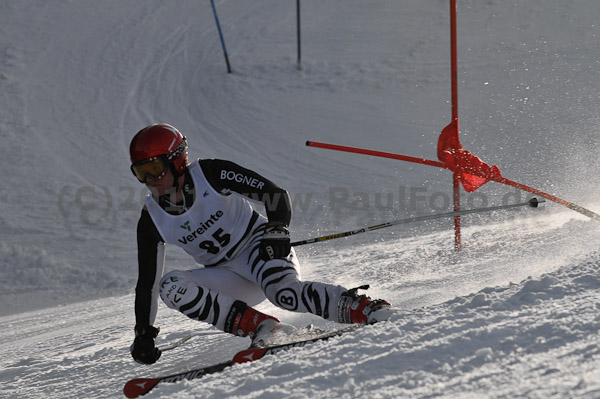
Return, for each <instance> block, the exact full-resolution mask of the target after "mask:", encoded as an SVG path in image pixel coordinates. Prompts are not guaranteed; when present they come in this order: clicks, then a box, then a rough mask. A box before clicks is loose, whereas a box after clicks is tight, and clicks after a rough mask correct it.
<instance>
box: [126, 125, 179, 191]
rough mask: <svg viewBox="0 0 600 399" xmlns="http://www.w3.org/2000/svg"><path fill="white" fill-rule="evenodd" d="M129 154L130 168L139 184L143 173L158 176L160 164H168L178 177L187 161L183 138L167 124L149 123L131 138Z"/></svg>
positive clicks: (160, 174) (161, 173) (143, 175)
mask: <svg viewBox="0 0 600 399" xmlns="http://www.w3.org/2000/svg"><path fill="white" fill-rule="evenodd" d="M129 155H130V158H131V170H132V172H133V174H134V175H135V176H136V177H137V178H138V180H140V181H141V182H142V183H143V182H145V179H146V177H147V175H150V177H152V178H161V177H162V176H163V175H164V172H165V170H164V168H163V170H160V165H162V166H164V167H169V166H171V168H172V170H173V173H174V174H175V175H176V176H180V175H181V174H182V173H183V171H184V169H185V167H186V166H187V163H188V162H187V161H188V152H187V140H186V138H185V136H184V135H182V134H181V133H180V132H179V130H177V129H176V128H174V127H173V126H171V125H167V124H166V123H158V124H154V125H150V126H147V127H145V128H143V129H142V130H140V131H139V132H137V134H136V135H135V136H134V137H133V139H132V140H131V144H130V145H129ZM159 172H160V173H159Z"/></svg>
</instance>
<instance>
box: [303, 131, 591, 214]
mask: <svg viewBox="0 0 600 399" xmlns="http://www.w3.org/2000/svg"><path fill="white" fill-rule="evenodd" d="M306 145H307V146H308V147H316V148H323V149H327V150H334V151H342V152H350V153H354V154H363V155H370V156H374V157H381V158H389V159H397V160H400V161H406V162H412V163H418V164H421V165H429V166H435V167H437V168H442V169H450V168H448V167H447V166H446V165H445V164H443V163H441V162H438V161H432V160H430V159H425V158H417V157H411V156H407V155H400V154H394V153H391V152H382V151H374V150H367V149H364V148H356V147H347V146H343V145H337V144H327V143H320V142H317V141H307V142H306ZM469 173H470V174H474V175H477V173H476V171H470V172H469ZM481 177H486V176H481ZM486 178H488V177H486ZM490 181H495V182H497V183H501V184H504V185H507V186H511V187H516V188H518V189H520V190H523V191H527V192H529V193H532V194H536V195H539V196H540V197H544V198H545V199H547V200H548V201H552V202H555V203H557V204H559V205H562V206H564V207H566V208H569V209H571V210H573V211H575V212H578V213H581V214H582V215H585V216H587V217H589V218H590V219H593V220H596V221H598V222H600V215H598V214H597V213H595V212H592V211H590V210H589V209H586V208H584V207H582V206H580V205H577V204H575V203H573V202H569V201H566V200H564V199H562V198H559V197H557V196H554V195H552V194H548V193H545V192H543V191H541V190H538V189H536V188H533V187H529V186H526V185H525V184H521V183H518V182H516V181H513V180H510V179H507V178H505V177H499V178H494V177H492V178H490Z"/></svg>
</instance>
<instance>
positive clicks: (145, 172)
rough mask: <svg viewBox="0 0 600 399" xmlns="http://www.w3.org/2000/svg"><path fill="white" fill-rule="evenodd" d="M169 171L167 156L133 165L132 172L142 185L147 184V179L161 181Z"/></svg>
mask: <svg viewBox="0 0 600 399" xmlns="http://www.w3.org/2000/svg"><path fill="white" fill-rule="evenodd" d="M168 169H169V162H168V160H167V156H166V155H160V156H158V157H152V158H149V159H144V160H143V161H139V162H136V163H134V164H133V165H131V171H132V172H133V174H134V176H135V177H137V179H138V180H139V181H140V183H146V180H147V179H150V180H160V179H162V178H163V177H164V175H165V173H167V170H168Z"/></svg>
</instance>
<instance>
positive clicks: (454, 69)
mask: <svg viewBox="0 0 600 399" xmlns="http://www.w3.org/2000/svg"><path fill="white" fill-rule="evenodd" d="M456 50H457V45H456V0H450V65H451V67H450V69H451V75H452V79H451V81H452V120H453V121H456V130H457V132H459V131H460V130H459V129H458V126H459V125H458V62H457V59H458V57H457V55H456V53H457V51H456ZM457 134H458V133H457ZM459 177H460V176H459V175H458V173H456V172H454V173H453V184H452V190H453V193H454V211H455V212H459V211H460V178H459ZM461 245H462V242H461V235H460V215H457V216H455V217H454V249H455V250H456V251H460V248H461Z"/></svg>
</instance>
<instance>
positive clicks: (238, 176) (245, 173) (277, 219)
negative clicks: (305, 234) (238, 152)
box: [200, 159, 292, 227]
mask: <svg viewBox="0 0 600 399" xmlns="http://www.w3.org/2000/svg"><path fill="white" fill-rule="evenodd" d="M200 167H201V168H202V172H204V175H205V176H206V179H207V180H208V182H209V183H210V185H211V186H213V187H214V188H215V190H217V191H219V192H223V191H235V192H237V193H239V194H242V195H244V196H246V197H248V198H250V199H253V200H257V201H261V202H262V203H263V204H265V209H266V212H267V218H268V219H269V222H270V223H277V224H281V225H283V226H286V227H287V226H289V225H290V221H291V219H292V202H291V199H290V195H289V194H288V192H287V191H286V190H284V189H283V188H281V187H279V186H278V185H276V184H275V183H273V182H272V181H270V180H269V179H266V178H265V177H263V176H261V175H260V174H258V173H256V172H254V171H252V170H250V169H246V168H244V167H242V166H240V165H238V164H236V163H234V162H231V161H225V160H221V159H202V160H200Z"/></svg>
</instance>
